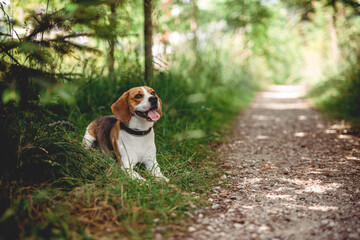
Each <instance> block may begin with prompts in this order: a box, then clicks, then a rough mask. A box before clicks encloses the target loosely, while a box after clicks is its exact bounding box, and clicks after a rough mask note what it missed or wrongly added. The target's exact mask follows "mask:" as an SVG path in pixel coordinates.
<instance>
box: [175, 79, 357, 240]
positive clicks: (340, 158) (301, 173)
mask: <svg viewBox="0 0 360 240" xmlns="http://www.w3.org/2000/svg"><path fill="white" fill-rule="evenodd" d="M304 92H305V88H304V86H301V85H295V86H285V85H283V86H273V87H271V88H270V89H269V90H268V91H266V92H262V93H259V94H258V95H257V97H256V98H255V100H254V102H253V104H252V106H251V107H250V108H248V109H247V110H245V111H244V112H243V113H242V114H241V115H240V116H239V117H238V122H237V124H236V126H235V130H234V131H235V132H234V136H233V137H232V138H231V140H230V141H229V143H227V144H224V145H223V146H221V147H220V148H219V149H218V151H219V154H222V155H223V161H224V163H223V167H224V169H225V170H226V172H227V173H228V174H227V175H224V176H223V177H222V181H223V182H226V183H227V184H228V187H215V188H214V190H213V193H212V194H211V196H210V198H209V199H208V201H209V202H210V204H209V207H208V208H207V209H199V210H195V211H194V212H193V220H194V221H193V223H192V224H190V225H189V227H188V233H177V234H176V235H175V236H173V237H172V238H174V239H207V240H210V239H360V143H359V138H358V137H357V136H355V135H353V134H352V133H351V130H350V129H349V127H348V126H345V125H344V124H343V123H341V122H336V121H328V120H325V119H324V118H323V116H322V115H321V114H320V113H318V112H317V111H316V110H314V109H312V108H311V106H310V105H309V104H308V103H307V102H306V101H305V100H304V99H302V96H303V94H304Z"/></svg>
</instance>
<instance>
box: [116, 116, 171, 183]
mask: <svg viewBox="0 0 360 240" xmlns="http://www.w3.org/2000/svg"><path fill="white" fill-rule="evenodd" d="M135 119H136V117H132V118H131V120H130V123H131V122H132V121H137V120H135ZM130 125H131V124H129V126H130ZM142 128H143V127H142ZM154 139H155V134H154V130H153V129H152V130H151V132H150V133H149V134H147V135H145V136H134V135H131V134H129V133H127V132H125V131H124V130H120V133H119V139H118V146H119V152H120V155H121V163H122V168H123V169H124V170H125V171H127V172H128V173H129V174H130V176H131V177H132V178H133V179H141V180H144V179H143V178H142V177H141V176H140V175H139V174H138V173H137V172H135V171H134V167H135V165H136V164H137V163H143V164H144V165H145V167H146V168H147V169H148V170H150V172H151V173H152V174H153V175H154V176H155V177H158V178H163V179H164V180H165V181H167V182H168V181H169V180H168V179H167V178H166V177H164V175H163V174H162V173H161V171H160V168H159V164H158V163H157V160H156V146H155V142H154Z"/></svg>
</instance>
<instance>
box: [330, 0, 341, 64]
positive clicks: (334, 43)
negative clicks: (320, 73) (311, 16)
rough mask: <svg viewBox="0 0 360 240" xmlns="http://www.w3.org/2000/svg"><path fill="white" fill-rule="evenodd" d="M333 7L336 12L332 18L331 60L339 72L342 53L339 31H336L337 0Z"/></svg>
mask: <svg viewBox="0 0 360 240" xmlns="http://www.w3.org/2000/svg"><path fill="white" fill-rule="evenodd" d="M331 6H332V8H333V11H334V12H333V14H332V16H331V18H330V39H331V58H332V62H333V66H334V69H335V70H337V67H338V62H339V55H340V52H339V46H338V38H337V29H336V13H337V8H336V0H332V1H331Z"/></svg>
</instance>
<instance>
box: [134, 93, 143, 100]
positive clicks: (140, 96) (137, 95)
mask: <svg viewBox="0 0 360 240" xmlns="http://www.w3.org/2000/svg"><path fill="white" fill-rule="evenodd" d="M142 96H143V95H142V94H136V95H135V98H137V99H139V98H142Z"/></svg>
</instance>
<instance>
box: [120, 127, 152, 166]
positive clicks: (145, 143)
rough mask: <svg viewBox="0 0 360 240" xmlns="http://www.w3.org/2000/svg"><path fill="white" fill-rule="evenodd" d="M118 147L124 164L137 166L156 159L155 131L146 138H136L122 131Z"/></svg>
mask: <svg viewBox="0 0 360 240" xmlns="http://www.w3.org/2000/svg"><path fill="white" fill-rule="evenodd" d="M118 146H119V151H120V154H121V159H122V161H123V162H124V161H129V163H130V164H136V163H138V162H145V161H148V160H151V159H152V158H155V157H156V147H155V142H154V130H151V132H150V133H149V134H147V135H145V136H135V135H131V134H129V133H127V132H125V131H124V130H120V133H119V139H118Z"/></svg>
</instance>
